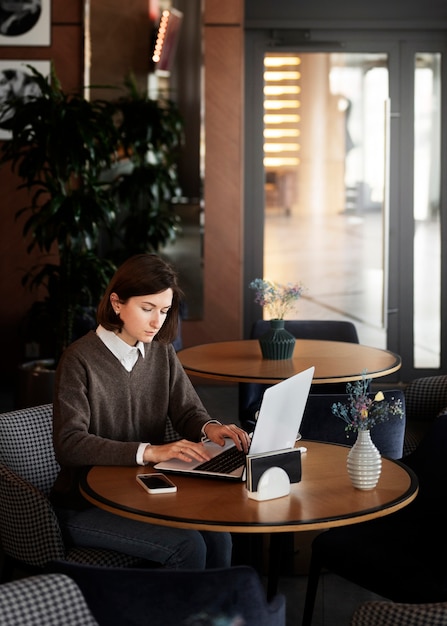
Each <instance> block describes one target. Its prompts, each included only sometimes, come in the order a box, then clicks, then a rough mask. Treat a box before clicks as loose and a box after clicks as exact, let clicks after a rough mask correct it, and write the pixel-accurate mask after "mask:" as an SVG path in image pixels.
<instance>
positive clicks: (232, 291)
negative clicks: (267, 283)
mask: <svg viewBox="0 0 447 626" xmlns="http://www.w3.org/2000/svg"><path fill="white" fill-rule="evenodd" d="M242 6H243V3H242V0H232V1H231V2H225V3H221V2H214V1H211V2H210V3H209V2H208V0H205V25H204V76H205V188H204V196H205V241H204V316H203V320H200V321H185V322H184V324H183V333H184V344H185V346H188V345H193V344H197V343H204V342H207V341H221V340H232V339H239V338H240V337H241V336H242V288H243V287H242V264H243V250H242V240H243V237H242V234H243V233H242V222H243V204H242V198H243V139H242V137H243V108H244V107H243V81H244V79H243V75H244V73H243V23H242V11H241V7H242ZM219 8H220V9H221V10H219ZM230 15H231V16H232V18H231V19H232V22H231V24H229V25H224V26H222V24H223V23H225V21H228V19H229V16H230ZM236 18H237V19H236ZM235 19H236V21H234V20H235Z"/></svg>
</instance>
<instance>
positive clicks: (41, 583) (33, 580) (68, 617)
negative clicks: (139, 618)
mask: <svg viewBox="0 0 447 626" xmlns="http://www.w3.org/2000/svg"><path fill="white" fill-rule="evenodd" d="M0 615H1V623H2V626H17V625H18V624H22V625H23V626H42V625H43V624H55V625H56V624H64V626H98V622H97V621H96V620H95V619H94V618H93V616H92V614H91V612H90V610H89V608H88V606H87V603H86V601H85V600H84V597H83V596H82V593H81V590H80V589H79V587H78V586H77V585H76V583H75V582H74V580H72V579H71V578H69V577H68V576H64V574H42V575H39V576H30V577H29V578H22V579H20V580H14V581H12V582H9V583H4V584H3V585H0Z"/></svg>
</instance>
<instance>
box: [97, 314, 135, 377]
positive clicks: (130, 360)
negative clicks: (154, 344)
mask: <svg viewBox="0 0 447 626" xmlns="http://www.w3.org/2000/svg"><path fill="white" fill-rule="evenodd" d="M96 334H97V335H98V337H99V338H100V339H101V341H102V342H103V343H104V345H105V346H106V347H107V348H108V349H109V350H110V352H111V353H112V354H113V355H114V356H115V357H116V358H117V359H118V361H119V362H120V363H121V365H122V366H123V367H124V368H125V369H126V370H127V371H128V372H131V371H132V369H133V367H134V365H135V363H136V362H137V361H138V352H140V354H141V356H142V357H143V359H144V343H143V342H142V341H139V342H138V343H137V345H136V346H129V344H127V343H126V342H125V341H123V340H122V339H121V338H120V336H119V335H117V334H116V333H114V332H113V331H111V330H106V329H105V328H104V327H103V326H101V325H99V326H98V328H97V329H96Z"/></svg>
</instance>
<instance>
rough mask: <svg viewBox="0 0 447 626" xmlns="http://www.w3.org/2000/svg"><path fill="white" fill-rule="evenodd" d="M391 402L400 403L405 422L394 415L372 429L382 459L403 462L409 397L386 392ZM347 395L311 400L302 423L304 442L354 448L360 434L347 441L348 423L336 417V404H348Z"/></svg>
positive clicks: (320, 397) (398, 393)
mask: <svg viewBox="0 0 447 626" xmlns="http://www.w3.org/2000/svg"><path fill="white" fill-rule="evenodd" d="M383 395H384V396H385V400H386V401H387V402H393V401H395V400H400V401H401V403H402V408H403V416H402V418H400V417H398V416H395V415H390V417H389V420H388V421H386V422H382V423H381V424H377V425H376V426H374V428H372V429H371V439H372V440H373V442H374V444H375V445H376V447H377V448H378V450H379V452H380V454H381V455H382V456H386V457H388V458H390V459H401V458H402V455H403V446H404V438H405V423H406V420H405V397H404V394H403V392H402V391H401V390H399V389H393V390H386V391H384V392H383ZM347 399H348V396H347V394H327V393H324V394H313V395H310V396H309V397H308V399H307V404H306V408H305V410H304V415H303V421H302V422H301V428H300V433H301V435H302V437H303V438H304V439H313V440H316V441H327V442H330V443H342V444H345V445H353V444H354V443H355V441H356V438H357V435H356V433H350V434H349V437H347V433H346V431H345V426H346V424H345V422H344V421H343V420H342V419H341V418H339V417H337V416H335V415H334V414H333V413H332V405H333V404H334V403H336V402H341V403H345V402H346V401H347Z"/></svg>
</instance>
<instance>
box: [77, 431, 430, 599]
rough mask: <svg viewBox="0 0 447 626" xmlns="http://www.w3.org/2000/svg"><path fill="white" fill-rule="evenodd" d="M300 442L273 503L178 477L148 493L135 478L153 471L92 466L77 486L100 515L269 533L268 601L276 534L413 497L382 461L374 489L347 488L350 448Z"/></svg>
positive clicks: (408, 476) (341, 522)
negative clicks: (295, 466)
mask: <svg viewBox="0 0 447 626" xmlns="http://www.w3.org/2000/svg"><path fill="white" fill-rule="evenodd" d="M299 443H300V445H303V442H301V441H300V442H299ZM304 443H305V445H306V447H307V449H308V451H307V452H306V453H304V454H302V455H301V459H302V460H301V463H302V480H301V482H299V483H296V484H293V485H291V492H290V494H289V495H287V496H284V497H282V498H277V499H275V500H266V501H261V502H258V501H256V500H252V499H250V498H248V496H247V490H246V488H245V483H241V482H237V483H234V482H229V481H226V480H210V479H207V478H193V477H191V476H180V475H171V479H172V480H173V482H174V483H175V484H176V485H177V487H178V490H177V492H176V493H170V494H157V495H152V494H148V493H147V492H146V491H144V490H143V488H142V487H140V485H138V483H137V482H136V479H135V477H136V475H137V474H139V473H146V472H151V471H153V470H151V469H149V468H146V467H144V468H143V467H137V468H136V467H110V466H95V467H93V468H92V469H90V470H89V471H88V473H87V474H86V476H85V478H84V480H83V481H82V483H81V492H82V494H83V495H84V497H85V498H86V499H87V500H89V501H90V502H91V503H93V504H95V505H96V506H98V507H100V508H102V509H104V510H106V511H109V512H111V513H115V514H117V515H122V516H124V517H129V518H131V519H136V520H139V521H143V522H151V523H153V524H159V525H161V526H172V527H175V528H189V529H195V530H212V531H222V532H223V531H225V532H233V533H271V541H270V552H269V567H268V583H267V595H268V597H272V596H273V595H274V594H275V593H276V591H277V588H278V579H279V571H280V559H281V556H280V555H281V543H280V541H281V537H282V535H280V534H279V533H286V532H289V531H293V532H296V531H308V530H323V529H325V528H331V527H334V526H345V525H348V524H356V523H358V522H364V521H367V520H371V519H375V518H378V517H382V516H384V515H389V514H391V513H394V512H395V511H398V510H399V509H402V508H403V507H405V506H406V505H407V504H409V503H410V502H411V501H412V500H414V498H415V497H416V494H417V491H418V482H417V478H416V476H415V475H414V474H413V472H412V471H411V470H410V469H408V468H406V467H405V466H404V465H402V464H401V463H399V462H398V461H392V460H390V459H386V458H384V459H382V474H381V476H380V479H379V483H378V485H377V487H376V488H375V489H373V490H371V491H359V490H358V489H354V487H353V486H352V484H351V481H350V479H349V477H348V474H347V471H346V457H347V454H348V450H349V447H347V446H341V445H336V444H329V443H318V442H304Z"/></svg>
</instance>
